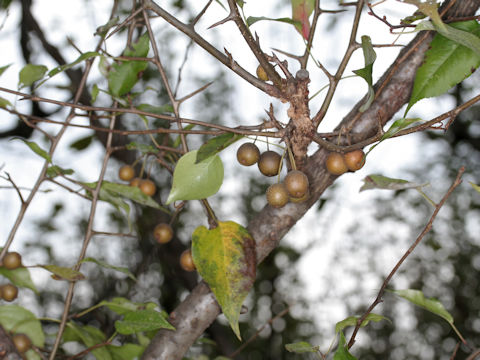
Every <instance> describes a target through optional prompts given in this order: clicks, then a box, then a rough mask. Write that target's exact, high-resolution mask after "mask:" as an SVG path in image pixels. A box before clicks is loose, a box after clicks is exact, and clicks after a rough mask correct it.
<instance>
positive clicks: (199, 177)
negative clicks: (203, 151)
mask: <svg viewBox="0 0 480 360" xmlns="http://www.w3.org/2000/svg"><path fill="white" fill-rule="evenodd" d="M197 152H198V150H193V151H189V152H188V153H186V154H185V155H183V156H182V157H181V158H180V159H179V160H178V162H177V166H176V167H175V171H174V172H173V184H172V189H171V190H170V194H169V195H168V199H167V202H166V204H167V205H168V204H170V203H172V202H174V201H176V200H199V199H205V198H207V197H209V196H212V195H214V194H216V193H217V191H218V190H219V189H220V186H222V182H223V175H224V174H223V163H222V160H221V159H220V157H219V156H218V155H215V156H212V157H209V158H208V159H205V160H203V161H201V162H199V163H198V164H196V163H195V160H196V159H197Z"/></svg>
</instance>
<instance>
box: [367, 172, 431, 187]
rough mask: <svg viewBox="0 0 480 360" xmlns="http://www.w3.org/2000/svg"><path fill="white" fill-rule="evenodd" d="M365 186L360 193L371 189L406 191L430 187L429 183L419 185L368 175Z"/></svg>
mask: <svg viewBox="0 0 480 360" xmlns="http://www.w3.org/2000/svg"><path fill="white" fill-rule="evenodd" d="M363 182H364V184H363V186H362V187H361V188H360V191H364V190H371V189H383V190H404V189H412V188H414V189H418V188H422V187H425V186H427V185H428V183H424V184H417V183H412V182H410V181H407V180H403V179H394V178H389V177H386V176H383V175H376V174H372V175H368V176H366V177H365V178H364V179H363Z"/></svg>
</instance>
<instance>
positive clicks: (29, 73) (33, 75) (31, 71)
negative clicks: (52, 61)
mask: <svg viewBox="0 0 480 360" xmlns="http://www.w3.org/2000/svg"><path fill="white" fill-rule="evenodd" d="M47 70H48V68H47V67H46V66H44V65H33V64H27V65H25V66H24V67H23V68H22V70H20V73H19V80H18V87H19V88H20V89H21V88H23V87H26V86H30V85H32V84H33V83H34V82H35V81H38V80H40V79H41V78H43V75H45V73H46V72H47Z"/></svg>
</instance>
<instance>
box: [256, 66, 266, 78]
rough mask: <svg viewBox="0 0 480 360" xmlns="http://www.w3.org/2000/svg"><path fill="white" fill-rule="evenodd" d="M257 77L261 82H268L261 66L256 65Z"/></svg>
mask: <svg viewBox="0 0 480 360" xmlns="http://www.w3.org/2000/svg"><path fill="white" fill-rule="evenodd" d="M257 77H258V78H259V79H260V80H262V81H268V74H267V72H266V71H265V69H264V68H263V67H262V65H258V67H257Z"/></svg>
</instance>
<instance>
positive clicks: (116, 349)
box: [107, 344, 145, 360]
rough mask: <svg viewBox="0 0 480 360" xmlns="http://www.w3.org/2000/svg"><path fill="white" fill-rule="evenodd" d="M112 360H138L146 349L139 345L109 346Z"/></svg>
mask: <svg viewBox="0 0 480 360" xmlns="http://www.w3.org/2000/svg"><path fill="white" fill-rule="evenodd" d="M107 350H108V351H109V352H110V354H111V355H112V360H136V359H140V356H141V355H142V354H143V352H144V351H145V347H143V346H141V345H137V344H123V345H121V346H115V345H107Z"/></svg>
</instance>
